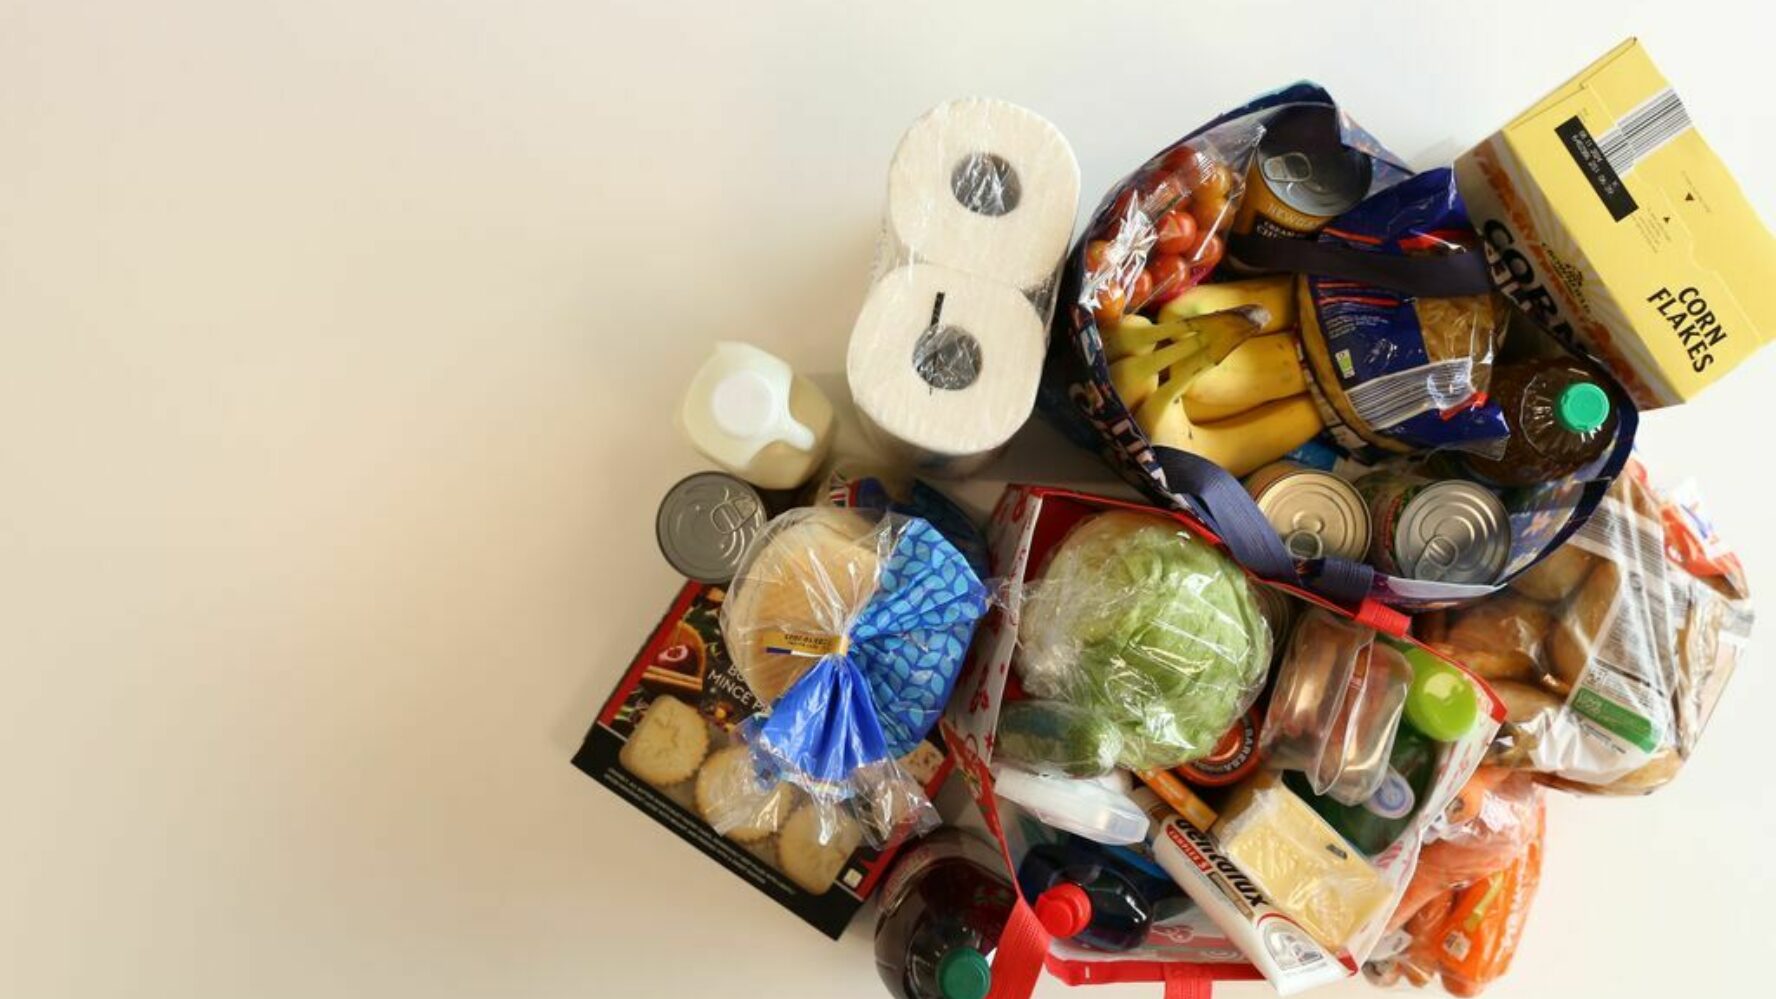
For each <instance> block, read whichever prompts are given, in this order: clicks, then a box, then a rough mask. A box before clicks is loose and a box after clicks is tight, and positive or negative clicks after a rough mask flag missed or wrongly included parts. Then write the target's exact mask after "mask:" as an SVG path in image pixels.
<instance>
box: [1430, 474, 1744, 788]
mask: <svg viewBox="0 0 1776 999" xmlns="http://www.w3.org/2000/svg"><path fill="white" fill-rule="evenodd" d="M1752 618H1753V614H1752V606H1751V601H1750V597H1749V593H1748V591H1747V589H1746V587H1745V579H1744V574H1743V570H1742V569H1741V568H1740V566H1739V562H1738V559H1737V558H1736V557H1735V556H1734V555H1733V554H1732V553H1731V551H1730V550H1729V549H1728V548H1727V547H1726V545H1725V544H1724V543H1723V542H1722V541H1721V539H1720V538H1719V537H1718V535H1716V534H1715V532H1714V530H1713V527H1712V525H1711V524H1710V522H1709V520H1708V518H1707V516H1706V513H1705V512H1704V511H1703V509H1702V506H1701V504H1700V501H1699V500H1698V499H1697V498H1696V497H1695V495H1694V492H1693V491H1692V490H1687V489H1686V490H1683V491H1680V492H1678V493H1676V494H1674V495H1673V496H1672V497H1670V498H1667V497H1664V496H1661V495H1660V494H1659V493H1658V492H1657V491H1656V490H1654V489H1653V487H1652V486H1651V485H1650V484H1649V483H1648V480H1647V476H1646V472H1645V469H1644V468H1642V467H1641V466H1640V465H1639V463H1638V462H1631V463H1630V464H1629V466H1628V469H1627V470H1626V471H1625V472H1624V473H1623V475H1622V476H1621V478H1620V479H1618V480H1617V482H1616V483H1615V485H1614V486H1612V487H1611V489H1610V491H1609V494H1608V495H1607V496H1606V497H1605V498H1604V500H1603V502H1602V503H1601V504H1599V506H1598V508H1597V511H1596V512H1595V513H1594V514H1592V516H1591V518H1590V520H1588V521H1587V522H1586V523H1585V525H1584V526H1583V527H1582V528H1581V529H1580V530H1579V531H1578V532H1577V533H1576V534H1575V535H1574V536H1573V537H1572V538H1571V539H1570V540H1569V541H1568V542H1567V543H1566V544H1565V545H1563V546H1562V547H1561V548H1559V549H1557V550H1556V551H1554V552H1553V553H1552V554H1550V555H1549V556H1548V557H1547V558H1546V559H1544V560H1543V561H1542V562H1541V563H1540V564H1538V565H1536V566H1535V567H1534V568H1532V569H1530V570H1529V571H1528V572H1525V573H1524V574H1523V575H1521V576H1518V577H1517V578H1516V579H1515V580H1513V581H1512V582H1511V585H1510V587H1509V588H1508V589H1507V590H1505V591H1504V592H1502V593H1500V594H1498V595H1497V596H1494V597H1490V598H1488V599H1486V600H1483V601H1481V602H1479V603H1477V604H1474V605H1471V606H1468V607H1462V608H1457V609H1454V610H1449V611H1445V612H1441V613H1439V614H1434V615H1429V616H1427V617H1426V618H1424V619H1421V621H1420V622H1419V624H1418V629H1419V634H1420V636H1421V637H1422V638H1424V639H1425V640H1427V641H1429V642H1431V643H1432V644H1433V645H1435V646H1436V647H1438V649H1439V651H1442V652H1444V653H1446V654H1447V655H1449V656H1451V657H1452V658H1454V659H1456V660H1457V661H1460V662H1462V663H1463V664H1465V665H1466V666H1468V667H1469V668H1470V669H1471V670H1473V671H1474V672H1475V673H1477V674H1479V675H1480V676H1481V677H1482V678H1484V679H1485V680H1486V681H1487V683H1488V684H1489V685H1490V686H1491V687H1492V689H1493V690H1494V691H1495V692H1496V693H1497V694H1498V695H1499V698H1500V699H1501V700H1502V701H1503V702H1504V703H1505V709H1506V721H1505V725H1504V727H1503V728H1501V729H1500V734H1499V738H1498V741H1497V742H1496V743H1495V745H1494V749H1493V753H1492V759H1493V761H1494V762H1497V763H1500V764H1502V765H1505V766H1511V767H1517V768H1521V769H1527V770H1533V771H1536V772H1537V773H1539V774H1540V775H1541V778H1542V779H1543V780H1544V782H1546V783H1549V784H1552V785H1556V786H1559V787H1562V788H1566V789H1568V790H1575V791H1581V792H1585V793H1596V794H1644V793H1647V792H1649V791H1652V790H1654V789H1656V788H1658V787H1660V786H1662V785H1663V784H1665V783H1666V782H1668V781H1669V780H1671V778H1672V777H1674V776H1675V775H1676V773H1677V771H1678V769H1679V768H1680V767H1681V766H1682V765H1683V762H1684V760H1685V759H1687V758H1688V757H1689V755H1690V753H1691V752H1692V751H1693V750H1694V749H1695V747H1696V744H1697V742H1698V741H1699V740H1700V738H1701V735H1702V731H1703V728H1704V727H1705V726H1706V724H1707V722H1708V718H1709V715H1710V714H1711V713H1712V712H1713V710H1714V707H1715V705H1716V704H1717V703H1718V702H1719V700H1720V697H1721V694H1722V691H1723V689H1724V687H1725V685H1726V682H1727V680H1728V678H1729V677H1730V676H1731V675H1732V673H1733V670H1734V668H1735V667H1736V666H1737V664H1738V662H1739V660H1740V659H1742V658H1743V657H1744V655H1745V652H1746V650H1747V648H1748V647H1749V643H1750V635H1751V626H1752Z"/></svg>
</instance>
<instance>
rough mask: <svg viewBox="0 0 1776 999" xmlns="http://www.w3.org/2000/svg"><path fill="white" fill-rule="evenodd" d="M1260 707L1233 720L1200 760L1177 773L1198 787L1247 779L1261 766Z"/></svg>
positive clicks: (1177, 770) (1234, 782) (1215, 785)
mask: <svg viewBox="0 0 1776 999" xmlns="http://www.w3.org/2000/svg"><path fill="white" fill-rule="evenodd" d="M1258 724H1259V722H1258V709H1256V708H1253V709H1252V710H1251V711H1248V712H1246V713H1245V714H1244V715H1242V716H1241V717H1240V720H1239V721H1236V722H1234V723H1233V727H1232V728H1230V729H1228V730H1227V731H1226V732H1225V733H1223V734H1222V736H1221V741H1220V742H1217V743H1215V748H1214V749H1211V750H1209V755H1207V756H1205V757H1203V758H1202V759H1200V760H1191V761H1190V762H1189V763H1186V764H1183V765H1182V766H1180V767H1178V768H1177V769H1176V770H1175V771H1174V772H1175V773H1176V774H1177V775H1178V776H1179V777H1182V778H1183V779H1184V780H1186V781H1188V782H1189V783H1192V784H1195V785H1197V786H1198V787H1225V786H1227V785H1228V784H1237V783H1239V782H1240V781H1242V780H1244V779H1246V776H1247V775H1248V774H1251V773H1252V772H1253V771H1255V770H1257V769H1258V757H1259V753H1258Z"/></svg>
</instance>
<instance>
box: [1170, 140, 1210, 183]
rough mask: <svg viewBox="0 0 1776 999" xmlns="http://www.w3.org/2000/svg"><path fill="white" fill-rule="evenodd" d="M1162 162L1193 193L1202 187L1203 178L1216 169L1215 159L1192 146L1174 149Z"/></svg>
mask: <svg viewBox="0 0 1776 999" xmlns="http://www.w3.org/2000/svg"><path fill="white" fill-rule="evenodd" d="M1161 162H1163V163H1164V164H1165V165H1166V167H1167V168H1168V169H1170V170H1172V171H1173V172H1174V173H1176V174H1177V175H1178V177H1179V179H1181V180H1182V181H1183V182H1184V186H1185V188H1187V189H1188V190H1189V191H1190V192H1191V193H1192V194H1194V193H1196V191H1197V190H1198V189H1200V188H1201V187H1202V184H1203V179H1204V178H1206V177H1208V176H1209V174H1210V173H1212V172H1213V171H1214V169H1215V161H1214V159H1212V158H1211V157H1210V156H1209V155H1208V154H1207V153H1205V152H1203V151H1202V150H1200V149H1195V148H1192V147H1190V146H1183V147H1180V148H1178V149H1174V150H1172V151H1171V152H1170V153H1168V154H1166V158H1165V159H1164V160H1163V161H1161Z"/></svg>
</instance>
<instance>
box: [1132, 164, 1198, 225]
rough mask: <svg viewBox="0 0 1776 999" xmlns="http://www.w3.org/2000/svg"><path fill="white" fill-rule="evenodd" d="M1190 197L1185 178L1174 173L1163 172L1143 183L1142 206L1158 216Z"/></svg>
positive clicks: (1149, 212)
mask: <svg viewBox="0 0 1776 999" xmlns="http://www.w3.org/2000/svg"><path fill="white" fill-rule="evenodd" d="M1189 197H1190V187H1189V184H1188V183H1187V182H1186V181H1185V179H1184V178H1183V177H1181V176H1179V175H1177V174H1174V173H1167V174H1163V175H1161V176H1159V177H1156V178H1154V179H1152V180H1149V181H1147V182H1146V183H1143V184H1142V185H1141V207H1142V209H1144V210H1145V211H1146V212H1147V213H1148V214H1149V215H1153V216H1157V215H1159V214H1161V213H1162V212H1167V211H1170V210H1172V209H1173V208H1177V207H1180V206H1182V205H1183V204H1185V203H1186V202H1187V200H1188V199H1189Z"/></svg>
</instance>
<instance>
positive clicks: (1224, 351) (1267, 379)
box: [1104, 275, 1324, 475]
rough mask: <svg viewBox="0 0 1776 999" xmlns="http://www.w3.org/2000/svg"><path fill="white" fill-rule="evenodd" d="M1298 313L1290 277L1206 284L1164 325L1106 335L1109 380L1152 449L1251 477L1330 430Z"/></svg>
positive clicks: (1127, 323) (1171, 311)
mask: <svg viewBox="0 0 1776 999" xmlns="http://www.w3.org/2000/svg"><path fill="white" fill-rule="evenodd" d="M1295 309H1296V306H1295V283H1294V279H1293V278H1292V277H1290V276H1288V275H1282V276H1279V277H1265V278H1253V279H1251V280H1247V281H1230V282H1227V283H1224V284H1213V285H1198V286H1197V287H1195V288H1192V289H1191V290H1189V291H1187V292H1185V293H1184V294H1182V295H1180V296H1178V297H1177V298H1174V299H1172V300H1171V301H1170V302H1167V303H1166V304H1165V305H1164V306H1163V307H1161V308H1160V310H1159V321H1158V322H1157V323H1156V322H1153V321H1152V320H1149V319H1147V318H1145V317H1143V316H1135V315H1130V316H1125V317H1123V318H1122V320H1121V321H1120V322H1119V323H1118V324H1117V325H1116V327H1115V328H1113V329H1111V330H1108V331H1107V332H1106V333H1105V334H1104V353H1105V355H1106V356H1107V358H1108V359H1109V361H1110V382H1111V384H1112V385H1113V386H1114V387H1115V389H1116V392H1117V394H1118V395H1119V396H1120V397H1121V398H1122V401H1123V403H1124V404H1125V405H1127V406H1128V407H1129V409H1130V410H1131V411H1132V412H1133V413H1134V414H1135V421H1136V422H1137V423H1139V424H1140V425H1141V429H1143V430H1145V431H1146V432H1147V437H1148V439H1149V440H1151V441H1152V442H1153V443H1155V444H1158V445H1161V446H1164V447H1175V448H1178V449H1179V450H1181V451H1189V452H1192V453H1194V454H1199V455H1202V456H1203V457H1205V458H1207V459H1209V460H1210V461H1213V462H1214V463H1216V464H1217V465H1220V466H1221V467H1223V468H1225V469H1227V470H1228V471H1230V472H1232V473H1233V474H1235V475H1245V474H1247V473H1248V472H1251V471H1253V470H1255V469H1257V468H1259V467H1260V466H1263V465H1267V464H1269V463H1270V462H1273V461H1275V460H1277V459H1278V458H1281V457H1282V456H1283V455H1285V454H1287V453H1289V452H1290V451H1292V450H1294V449H1295V448H1297V447H1300V446H1301V445H1302V444H1305V443H1307V441H1309V440H1310V439H1312V438H1313V436H1314V435H1315V434H1317V433H1319V432H1320V431H1321V430H1322V429H1323V428H1324V424H1323V423H1322V422H1321V420H1320V412H1319V409H1318V408H1317V407H1316V406H1315V405H1314V402H1313V399H1312V398H1311V397H1310V396H1309V395H1308V387H1307V375H1306V373H1305V371H1304V369H1303V368H1302V365H1301V360H1300V353H1299V350H1300V343H1301V338H1300V337H1299V336H1298V335H1297V334H1296V333H1295V332H1294V329H1295V325H1296V311H1295Z"/></svg>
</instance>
